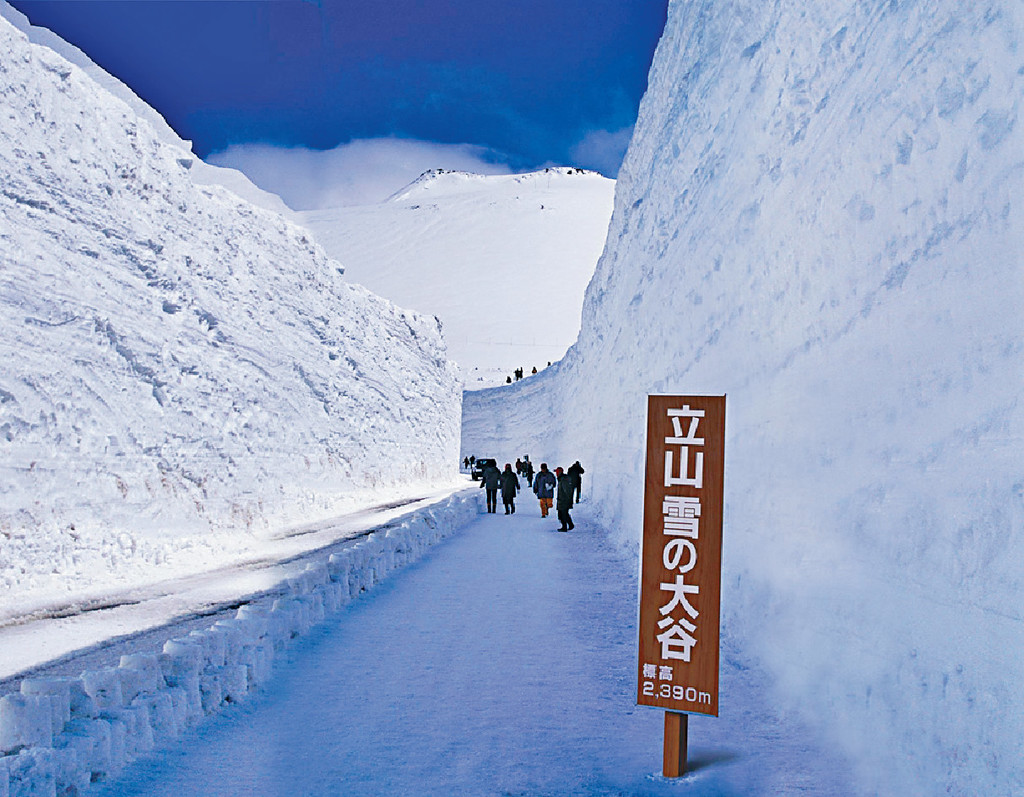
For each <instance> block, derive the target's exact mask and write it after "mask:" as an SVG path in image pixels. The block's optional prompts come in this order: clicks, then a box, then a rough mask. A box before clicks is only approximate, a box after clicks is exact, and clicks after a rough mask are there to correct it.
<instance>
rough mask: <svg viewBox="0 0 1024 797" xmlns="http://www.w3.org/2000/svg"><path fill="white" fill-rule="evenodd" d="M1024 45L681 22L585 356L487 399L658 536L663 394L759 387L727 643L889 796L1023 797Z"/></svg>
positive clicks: (932, 29)
mask: <svg viewBox="0 0 1024 797" xmlns="http://www.w3.org/2000/svg"><path fill="white" fill-rule="evenodd" d="M1022 34H1024V5H1022V4H1020V3H1019V2H1016V0H995V1H994V2H983V3H974V4H971V3H961V2H958V0H933V2H929V3H925V2H909V1H908V0H900V1H897V0H891V1H890V0H885V1H884V2H880V1H879V2H861V3H832V2H822V3H814V4H802V3H782V2H763V0H757V1H756V2H755V1H754V0H742V1H733V2H726V3H723V2H711V0H705V1H704V2H697V1H695V0H688V2H672V3H671V5H670V10H669V19H668V25H667V28H666V30H665V33H664V36H663V38H662V40H661V43H660V45H659V48H658V51H657V54H656V57H655V60H654V65H653V68H652V72H651V75H650V81H649V90H648V92H647V95H646V97H645V99H644V101H643V103H642V106H641V109H640V117H639V121H638V124H637V128H636V132H635V135H634V138H633V141H632V144H631V146H630V150H629V153H628V155H627V158H626V162H625V165H624V167H623V169H622V172H621V173H620V175H619V179H618V185H617V188H616V203H615V211H614V215H613V218H612V222H611V228H610V231H609V237H608V241H607V246H606V249H605V252H604V254H603V256H602V259H601V261H600V263H599V265H598V267H597V271H596V273H595V275H594V278H593V280H592V281H591V283H590V286H589V288H588V290H587V296H586V301H585V304H584V310H583V324H582V331H581V333H580V336H579V340H578V342H577V344H576V345H575V346H574V347H573V348H572V349H570V351H569V353H568V354H567V356H566V357H565V358H564V360H563V361H561V362H560V363H559V364H558V365H557V367H556V368H552V369H549V370H548V371H547V372H545V373H543V374H541V375H540V376H537V377H533V378H530V379H527V380H526V381H525V382H523V383H521V384H518V385H514V386H511V387H508V388H498V389H495V390H491V391H481V392H479V393H467V394H466V396H465V400H464V421H463V450H464V451H470V452H473V453H475V454H477V455H478V456H480V455H482V456H488V455H490V456H498V457H501V458H505V457H510V456H515V455H516V454H518V453H520V452H529V453H530V455H531V458H532V459H533V460H534V461H538V462H539V461H540V460H542V459H543V460H545V461H547V462H548V463H549V464H550V465H552V466H554V465H563V466H565V465H567V464H568V463H571V462H572V461H573V460H574V459H577V458H579V459H581V460H582V461H583V464H584V466H585V467H586V468H587V475H586V476H585V477H584V496H585V498H586V497H587V496H589V497H590V499H591V500H595V501H597V502H598V503H599V504H600V507H601V512H602V513H603V519H604V522H605V524H606V525H607V527H608V528H610V529H612V533H613V534H615V535H618V537H619V538H620V540H621V541H622V542H624V543H626V544H629V545H636V541H637V539H638V536H639V527H640V519H641V509H642V493H643V485H642V478H641V475H642V469H643V445H644V429H645V426H644V414H645V410H646V402H645V396H646V394H648V393H680V394H686V393H694V394H721V393H726V394H728V421H727V446H728V447H727V455H726V456H727V472H726V515H725V522H726V525H725V563H724V567H725V572H724V584H723V590H724V595H723V602H724V604H723V627H724V631H725V633H726V634H729V635H732V636H733V637H734V638H735V639H736V640H737V641H738V642H739V643H740V644H741V645H743V646H744V647H745V648H746V650H747V651H748V652H749V653H750V654H751V656H752V657H756V658H757V659H758V660H759V662H760V664H761V665H763V666H767V667H768V668H770V670H771V671H772V672H773V673H774V675H775V678H776V682H777V685H778V696H779V699H780V700H784V701H788V702H790V703H792V704H794V705H797V706H799V707H800V708H801V709H802V710H803V712H804V713H805V714H806V715H807V717H808V718H809V719H810V720H811V721H812V722H817V723H819V724H820V726H821V727H822V728H823V730H824V731H825V732H826V733H827V734H828V736H829V737H830V738H831V739H832V740H833V741H834V743H836V744H837V745H839V746H841V748H842V749H844V750H846V751H847V753H848V754H849V755H850V757H851V759H852V760H853V761H854V762H855V764H856V765H857V766H858V767H859V771H860V778H861V786H862V788H863V793H864V794H893V795H897V794H898V795H934V794H939V793H943V794H945V793H949V794H957V795H977V794H1022V793H1024V764H1022V762H1024V712H1022V711H1021V710H1020V695H1021V692H1022V690H1024V658H1022V657H1021V655H1020V651H1021V650H1024V622H1022V603H1021V595H1022V594H1024V469H1022V467H1021V463H1022V454H1021V442H1022V435H1024V406H1022V403H1021V393H1022V391H1021V387H1022V374H1024V314H1022V313H1021V307H1022V306H1024V277H1022V270H1021V263H1022V257H1024V255H1022V252H1024V226H1022V225H1021V223H1020V218H1021V215H1022V213H1024V124H1022V122H1024V119H1022V113H1021V110H1022V109H1021V103H1022V99H1024V96H1022V95H1024V48H1022V45H1024V38H1022ZM722 711H723V712H728V711H729V696H728V695H723V696H722Z"/></svg>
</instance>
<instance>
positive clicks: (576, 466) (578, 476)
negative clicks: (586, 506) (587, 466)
mask: <svg viewBox="0 0 1024 797" xmlns="http://www.w3.org/2000/svg"><path fill="white" fill-rule="evenodd" d="M567 472H568V474H569V476H570V477H571V478H572V486H573V489H574V490H576V503H577V504H578V503H579V502H580V489H581V488H582V487H583V474H584V473H586V471H585V470H583V466H582V465H581V464H580V461H579V460H578V459H577V460H576V461H575V462H574V463H572V464H571V465H570V466H569V470H568V471H567Z"/></svg>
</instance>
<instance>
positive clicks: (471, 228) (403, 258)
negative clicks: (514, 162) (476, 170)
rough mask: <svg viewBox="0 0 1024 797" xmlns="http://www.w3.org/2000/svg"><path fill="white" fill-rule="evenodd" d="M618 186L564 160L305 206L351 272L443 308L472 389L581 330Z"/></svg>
mask: <svg viewBox="0 0 1024 797" xmlns="http://www.w3.org/2000/svg"><path fill="white" fill-rule="evenodd" d="M614 187H615V183H614V181H612V180H609V179H608V178H606V177H602V176H601V175H599V174H596V173H594V172H585V171H583V170H581V169H572V168H564V167H562V168H550V169H545V170H543V171H539V172H534V173H530V174H514V175H486V176H485V175H479V174H467V173H465V172H451V171H447V172H445V171H431V172H427V173H426V174H424V175H422V176H421V177H420V178H419V179H418V180H416V181H415V182H413V183H412V184H411V185H409V186H407V187H406V188H405V189H403V190H402V191H399V192H398V193H396V194H395V195H394V196H392V197H391V198H390V199H389V200H388V201H387V202H382V203H380V204H376V205H367V206H361V207H346V208H337V209H333V210H323V211H309V212H305V213H300V214H297V215H298V217H299V218H300V220H301V221H302V223H304V224H306V225H307V226H308V227H309V228H310V229H311V230H312V231H313V232H314V234H315V236H316V239H317V241H319V242H320V243H321V244H323V246H324V248H325V249H326V250H327V251H328V252H329V253H330V254H331V256H332V257H335V258H337V259H338V260H340V261H341V262H342V263H344V264H345V269H346V271H345V276H346V277H348V278H349V279H351V280H352V281H353V282H357V283H359V284H361V285H365V286H366V287H367V288H369V289H370V290H372V291H374V292H375V293H378V294H380V295H381V296H385V297H387V298H388V299H391V300H392V301H394V302H397V303H398V304H400V305H402V306H403V307H410V308H412V309H414V310H418V311H420V312H423V313H428V314H431V315H436V316H437V317H438V318H439V319H440V320H441V323H442V325H443V327H444V336H445V340H446V341H447V343H448V348H449V352H450V356H451V358H452V359H453V360H455V361H456V362H457V363H458V364H459V366H460V368H461V370H462V374H463V377H464V379H465V381H466V387H467V388H468V389H471V390H472V389H475V388H479V387H489V386H492V385H495V384H498V383H503V382H504V381H505V379H506V377H508V376H511V375H512V373H513V371H514V370H515V369H516V368H523V369H524V370H525V372H526V374H527V375H529V374H530V373H531V371H532V369H533V368H534V367H536V368H537V369H538V371H539V370H542V369H543V368H545V367H546V365H547V363H548V362H554V361H555V360H558V359H560V358H561V357H562V355H564V354H565V350H566V349H567V348H568V347H569V346H570V345H571V344H572V342H573V341H574V340H576V335H577V333H578V332H579V328H580V308H581V306H582V304H583V292H584V289H585V288H586V285H587V282H589V280H590V278H591V277H592V276H593V274H594V266H595V265H596V264H597V259H598V257H599V256H600V254H601V248H602V246H603V245H604V239H605V234H606V233H607V231H608V220H609V218H610V217H611V213H612V194H613V190H614Z"/></svg>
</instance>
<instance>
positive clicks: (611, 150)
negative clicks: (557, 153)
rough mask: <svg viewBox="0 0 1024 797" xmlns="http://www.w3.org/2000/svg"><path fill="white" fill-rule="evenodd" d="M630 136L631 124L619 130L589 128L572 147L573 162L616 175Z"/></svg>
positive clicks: (608, 175)
mask: <svg viewBox="0 0 1024 797" xmlns="http://www.w3.org/2000/svg"><path fill="white" fill-rule="evenodd" d="M632 137H633V126H632V125H630V126H629V127H623V128H622V129H621V130H591V131H590V132H589V133H587V134H586V135H585V136H583V138H582V139H580V141H579V142H578V143H577V144H576V145H575V146H574V147H573V148H572V150H571V155H572V159H573V162H574V163H575V164H576V165H577V166H580V167H582V168H584V169H594V170H595V171H598V172H601V174H603V175H605V176H606V177H616V176H617V175H618V173H619V167H620V166H621V165H622V159H623V158H624V157H625V156H626V148H627V147H628V146H629V141H630V139H631V138H632Z"/></svg>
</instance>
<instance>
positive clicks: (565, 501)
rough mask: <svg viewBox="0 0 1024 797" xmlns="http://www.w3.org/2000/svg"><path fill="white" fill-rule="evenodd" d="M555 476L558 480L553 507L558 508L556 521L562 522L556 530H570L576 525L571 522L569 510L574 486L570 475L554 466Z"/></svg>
mask: <svg viewBox="0 0 1024 797" xmlns="http://www.w3.org/2000/svg"><path fill="white" fill-rule="evenodd" d="M555 478H556V479H557V480H558V485H557V487H556V488H555V509H556V510H558V522H559V523H561V524H562V525H561V526H560V527H559V529H558V530H559V531H572V529H574V528H576V526H575V524H574V523H573V522H572V517H570V515H569V510H570V509H572V496H573V493H574V492H575V490H576V486H575V485H574V484H573V483H572V476H570V475H569V474H568V473H564V472H563V471H562V469H561V468H555Z"/></svg>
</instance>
